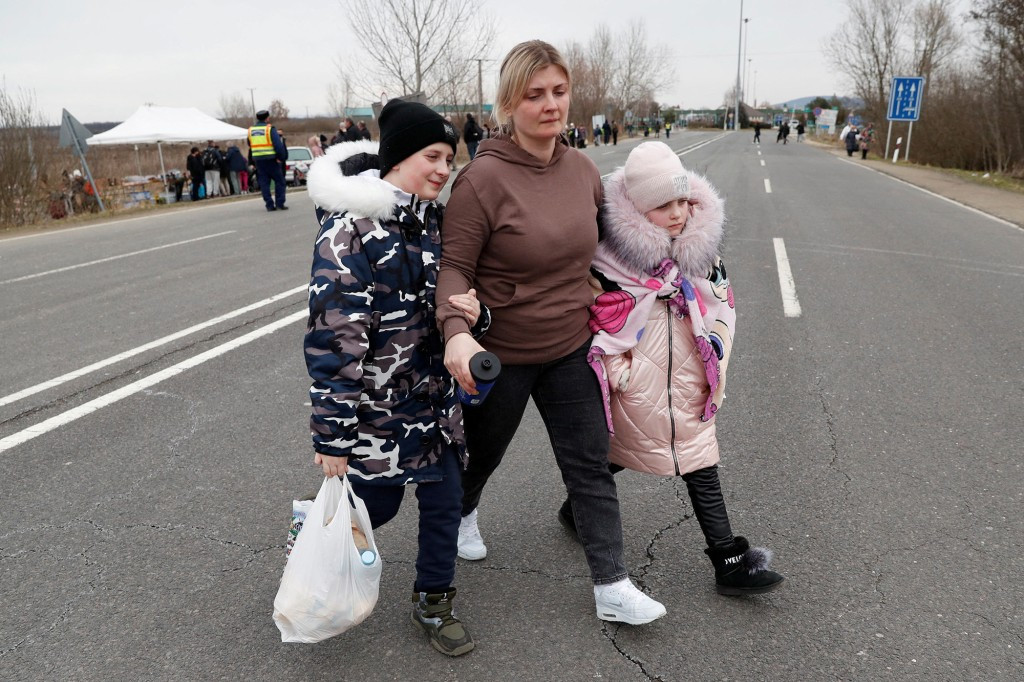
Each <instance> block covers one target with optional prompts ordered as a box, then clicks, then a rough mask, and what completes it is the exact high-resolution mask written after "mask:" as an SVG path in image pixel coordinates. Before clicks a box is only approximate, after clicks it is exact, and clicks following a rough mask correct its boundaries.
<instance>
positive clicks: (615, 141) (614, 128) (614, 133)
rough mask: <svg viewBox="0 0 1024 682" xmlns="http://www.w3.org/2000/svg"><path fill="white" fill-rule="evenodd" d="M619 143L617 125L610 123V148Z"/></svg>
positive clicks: (613, 122)
mask: <svg viewBox="0 0 1024 682" xmlns="http://www.w3.org/2000/svg"><path fill="white" fill-rule="evenodd" d="M618 143H619V124H618V123H616V122H615V121H612V146H613V147H614V146H615V145H617V144H618Z"/></svg>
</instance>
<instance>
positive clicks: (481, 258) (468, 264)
mask: <svg viewBox="0 0 1024 682" xmlns="http://www.w3.org/2000/svg"><path fill="white" fill-rule="evenodd" d="M569 88H570V81H569V70H568V68H567V67H566V65H565V62H564V60H563V59H562V56H561V55H560V54H559V53H558V51H557V50H555V48H553V47H552V46H551V45H549V44H547V43H545V42H542V41H539V40H533V41H529V42H525V43H521V44H519V45H517V46H516V47H514V48H512V51H511V52H509V54H508V55H507V56H506V57H505V60H504V62H502V66H501V75H500V80H499V84H498V95H497V103H496V106H495V118H496V119H497V122H498V123H499V124H501V126H502V130H501V132H500V133H499V134H498V135H496V136H495V137H494V138H492V139H489V140H485V141H484V142H482V143H481V145H480V148H479V151H478V153H477V156H476V158H475V159H474V160H473V162H472V163H470V164H469V165H468V166H466V168H465V170H463V172H462V173H461V174H460V175H459V177H458V179H457V180H456V181H455V185H454V187H453V188H452V195H451V199H450V200H449V203H448V212H447V213H446V215H445V246H444V250H443V252H442V258H441V271H440V274H439V275H438V282H437V300H438V301H447V300H448V299H449V297H450V296H455V295H459V294H465V293H468V292H469V290H470V289H471V288H475V289H476V292H477V296H478V297H479V298H480V301H481V302H482V303H484V304H486V305H487V306H488V308H490V311H491V327H490V329H489V331H488V332H487V337H486V343H487V350H489V351H491V352H493V353H495V354H496V355H497V356H498V357H499V358H500V359H501V362H502V371H501V374H500V376H499V377H498V379H497V381H496V383H495V384H494V386H493V387H492V388H491V390H490V394H489V395H488V398H487V400H486V401H485V402H484V403H483V404H481V405H478V406H474V407H469V406H467V407H465V408H464V411H463V415H464V420H465V433H466V446H467V449H468V451H469V452H470V453H471V456H470V458H469V464H468V467H467V469H466V470H465V471H464V472H463V477H462V484H463V498H462V515H463V519H462V524H461V526H460V528H459V556H461V557H463V558H465V559H482V558H484V557H485V556H486V554H487V548H486V546H485V545H484V543H483V540H482V539H481V537H480V533H479V529H478V526H477V513H476V509H477V505H478V504H479V502H480V495H481V493H482V492H483V489H484V486H485V484H486V483H487V479H488V477H489V476H490V474H491V473H492V472H493V471H494V470H495V469H496V468H497V467H498V465H499V464H500V462H501V459H502V456H503V455H504V454H505V450H506V448H507V447H508V445H509V443H510V442H511V440H512V438H513V436H514V435H515V432H516V429H517V427H518V426H519V422H520V421H521V419H522V416H523V412H524V410H525V409H526V402H527V400H528V399H529V398H530V397H531V396H532V397H533V400H534V403H535V404H536V406H537V409H538V410H539V411H540V413H541V416H542V417H543V419H544V423H545V425H546V427H547V431H548V436H549V438H550V440H551V446H552V449H553V450H554V453H555V461H556V462H557V464H558V467H559V469H560V470H561V473H562V478H563V480H564V481H565V484H566V488H567V490H568V493H569V499H570V501H571V504H572V509H573V515H574V517H575V522H576V527H577V529H578V535H579V539H580V542H581V543H582V545H583V548H584V551H585V553H586V556H587V562H588V564H589V565H590V572H591V577H592V579H593V583H594V598H595V602H596V605H597V616H598V618H601V619H602V620H610V621H618V622H625V623H631V624H642V623H649V622H651V621H652V620H654V619H656V618H659V617H661V616H663V615H664V614H665V607H664V606H662V605H661V604H660V603H658V602H656V601H654V600H653V599H651V598H650V597H648V596H647V595H645V594H644V593H643V592H641V591H640V590H639V589H637V587H636V586H635V585H633V583H632V582H631V581H630V580H629V576H628V573H627V571H626V566H625V562H624V559H623V550H622V525H621V520H620V518H619V501H618V498H617V497H616V491H615V481H614V479H613V478H612V475H611V472H610V471H609V470H608V431H607V429H606V428H605V421H604V412H603V407H602V397H601V389H600V385H599V384H598V381H597V378H596V376H595V375H594V373H593V372H592V371H591V369H590V367H589V365H588V364H587V350H588V348H589V346H590V332H589V330H588V327H587V320H588V318H589V313H588V306H589V305H590V304H591V303H593V294H592V293H591V290H590V287H589V285H588V283H587V277H588V274H589V268H590V261H591V259H592V258H593V256H594V251H595V249H596V248H597V213H598V207H599V206H600V205H601V199H602V194H601V177H600V174H599V173H598V171H597V168H596V167H595V166H594V163H593V162H592V161H590V159H588V158H587V157H586V156H584V155H583V154H581V153H579V152H577V151H575V150H572V149H570V148H569V147H568V146H567V144H566V141H565V140H564V139H563V138H562V137H561V131H562V130H563V129H564V128H565V124H566V113H567V112H568V110H569ZM566 187H574V188H578V189H577V190H574V191H572V192H568V193H566V192H565V191H564V188H566ZM485 197H486V198H485ZM438 321H439V322H440V324H441V325H442V330H443V331H444V336H445V340H446V348H445V366H446V367H447V368H448V369H449V371H450V372H451V373H452V375H453V376H454V377H455V379H456V380H457V381H458V382H459V384H460V385H461V386H462V387H463V388H464V389H466V390H467V391H468V392H470V393H475V391H476V384H475V383H474V381H473V377H472V375H471V374H470V371H469V359H470V358H471V357H472V356H473V355H474V354H475V353H477V352H479V351H481V350H483V348H482V347H481V345H480V344H479V343H477V342H476V341H475V340H474V339H473V337H472V336H471V335H470V333H469V331H470V330H469V325H468V323H467V320H466V317H465V315H464V314H463V313H462V312H460V310H459V309H458V308H457V307H456V306H453V305H447V304H442V305H440V306H439V307H438Z"/></svg>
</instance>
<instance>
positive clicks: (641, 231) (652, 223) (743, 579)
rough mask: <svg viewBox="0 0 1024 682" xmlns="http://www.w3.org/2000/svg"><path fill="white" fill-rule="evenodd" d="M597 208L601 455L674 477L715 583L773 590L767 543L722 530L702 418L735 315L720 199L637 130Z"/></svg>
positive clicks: (736, 590) (594, 322) (708, 415)
mask: <svg viewBox="0 0 1024 682" xmlns="http://www.w3.org/2000/svg"><path fill="white" fill-rule="evenodd" d="M605 208H606V224H605V235H604V239H603V240H602V242H601V244H600V245H599V246H598V248H597V254H596V255H595V257H594V262H593V266H592V268H591V272H592V280H591V281H592V284H593V285H594V287H595V289H596V290H597V292H598V295H597V298H596V301H595V303H594V305H593V306H592V307H591V319H590V328H591V330H592V331H593V332H594V334H595V335H594V339H593V343H592V345H591V348H590V354H589V358H588V359H589V360H590V363H591V366H592V367H593V368H594V370H595V371H596V372H597V373H598V376H599V378H600V380H601V384H602V388H603V393H604V396H605V409H606V416H607V419H608V428H609V431H611V432H612V433H613V434H614V437H613V438H612V442H611V449H610V451H609V460H610V461H611V462H612V464H613V468H614V469H616V470H619V471H621V469H622V468H623V467H626V468H629V469H634V470H636V471H646V472H649V473H654V474H660V475H663V476H681V477H682V478H683V480H684V481H686V489H687V492H688V493H689V495H690V501H691V502H692V504H693V511H694V515H695V516H696V517H697V522H698V523H699V524H700V528H701V531H702V532H703V533H704V538H705V540H706V541H707V544H708V548H707V549H706V550H705V553H706V554H707V555H708V557H710V559H711V562H712V564H713V565H714V568H715V582H716V588H717V591H718V592H719V594H729V595H738V594H758V593H761V592H769V591H771V590H774V589H775V588H777V587H778V586H779V585H780V584H781V583H782V580H783V577H782V576H781V575H779V574H778V573H775V572H774V571H771V570H768V564H769V562H770V560H771V553H770V552H769V551H768V550H766V549H761V548H753V549H752V548H750V546H749V544H748V543H747V540H746V539H744V538H742V537H739V536H736V537H734V536H733V534H732V530H731V529H730V527H729V517H728V515H727V514H726V511H725V501H724V499H723V498H722V487H721V485H720V483H719V480H718V459H719V458H718V440H717V439H716V437H715V421H714V418H715V413H716V412H717V411H718V408H719V407H720V406H721V404H722V399H723V398H724V397H725V371H726V368H727V366H728V364H729V352H730V350H731V349H732V338H733V329H734V328H735V322H736V312H735V309H734V303H733V296H732V288H731V287H730V286H729V280H728V278H727V277H726V273H725V266H724V265H723V263H722V259H721V258H720V257H719V255H718V252H719V248H720V246H721V242H722V222H723V212H722V200H721V198H720V197H719V196H718V194H717V193H716V192H715V189H714V188H713V187H712V186H711V185H710V184H709V183H708V182H707V180H705V179H704V178H702V177H701V176H699V175H697V174H695V173H692V172H688V171H686V170H684V169H683V165H682V162H680V160H679V157H678V156H677V155H676V154H675V152H673V151H672V149H671V148H669V146H668V145H666V144H664V143H662V142H644V143H642V144H640V146H638V147H637V148H636V149H634V150H633V151H632V152H631V153H630V155H629V157H628V158H627V160H626V165H625V166H624V167H623V168H619V169H618V170H616V171H615V172H614V173H612V175H611V176H610V177H609V178H608V180H607V182H606V184H605ZM666 377H667V379H668V381H666ZM567 511H568V510H567V509H566V508H565V506H563V509H562V511H561V512H560V517H561V519H562V521H563V523H564V524H565V525H567V526H569V527H570V529H573V528H574V526H573V525H572V524H571V523H570V522H571V521H572V519H571V517H570V516H568V515H567V513H566V512H567Z"/></svg>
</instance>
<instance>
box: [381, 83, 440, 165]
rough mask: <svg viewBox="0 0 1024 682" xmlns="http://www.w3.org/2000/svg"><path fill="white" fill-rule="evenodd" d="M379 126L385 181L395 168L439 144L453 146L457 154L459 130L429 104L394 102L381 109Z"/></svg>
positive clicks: (396, 100) (398, 100) (397, 100)
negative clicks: (436, 143)
mask: <svg viewBox="0 0 1024 682" xmlns="http://www.w3.org/2000/svg"><path fill="white" fill-rule="evenodd" d="M378 123H379V125H380V152H379V153H380V176H381V177H382V178H383V177H384V176H385V175H387V174H388V173H390V172H391V169H392V167H394V166H395V164H398V163H401V162H402V161H403V160H404V159H407V158H409V157H410V156H412V155H413V154H415V153H416V152H418V151H419V150H421V149H423V148H424V147H429V146H430V145H432V144H434V143H435V142H444V143H446V144H449V145H451V148H452V153H453V154H454V153H455V145H456V144H457V141H458V137H456V135H455V126H453V125H452V124H451V123H449V122H448V121H446V120H444V119H443V118H442V117H441V115H440V114H438V113H437V112H436V111H434V110H433V109H431V108H430V107H428V106H426V105H425V104H418V103H416V102H404V101H402V100H400V99H393V100H391V101H390V102H388V103H387V104H385V105H384V108H383V109H381V112H380V119H379V121H378Z"/></svg>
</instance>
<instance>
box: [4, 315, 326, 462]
mask: <svg viewBox="0 0 1024 682" xmlns="http://www.w3.org/2000/svg"><path fill="white" fill-rule="evenodd" d="M308 315H309V311H308V310H305V309H303V310H300V311H298V312H296V313H292V314H291V315H289V316H288V317H284V318H282V319H280V320H277V321H275V322H271V323H270V324H268V325H265V326H263V327H260V328H258V329H254V330H253V331H251V332H249V333H248V334H244V335H243V336H239V337H238V338H237V339H232V340H231V341H228V342H227V343H222V344H221V345H219V346H216V347H214V348H211V349H209V350H207V351H204V352H202V353H200V354H199V355H195V356H193V357H191V358H189V359H187V360H183V361H181V362H179V363H178V364H176V365H172V366H170V367H168V368H167V369H163V370H160V371H159V372H157V373H156V374H152V375H150V376H148V377H146V378H144V379H139V380H138V381H135V382H132V383H130V384H128V385H127V386H122V387H121V388H119V389H117V390H115V391H111V392H110V393H107V394H106V395H103V396H100V397H99V398H96V399H94V400H90V401H89V402H87V403H84V404H82V405H79V406H78V407H76V408H73V409H70V410H68V411H67V412H65V413H63V414H59V415H57V416H56V417H51V418H49V419H47V420H45V421H42V422H39V423H38V424H36V425H35V426H30V427H28V428H27V429H23V430H21V431H18V432H17V433H14V434H12V435H10V436H7V437H6V438H0V453H3V452H5V451H7V450H10V449H11V448H13V447H16V446H18V445H21V444H22V443H25V442H27V441H30V440H32V439H33V438H35V437H36V436H42V435H43V434H46V433H49V432H50V431H53V430H54V429H57V428H60V427H61V426H64V425H66V424H70V423H71V422H73V421H75V420H77V419H81V418H82V417H85V416H87V415H90V414H92V413H93V412H96V411H97V410H100V409H102V408H104V407H107V406H109V405H113V404H114V403H116V402H118V401H119V400H124V399H125V398H127V397H129V396H132V395H135V394H136V393H138V392H140V391H143V390H145V389H147V388H149V387H150V386H155V385H157V384H159V383H160V382H162V381H166V380H167V379H170V378H171V377H175V376H177V375H179V374H181V373H182V372H185V371H186V370H189V369H192V368H193V367H196V366H198V365H201V364H203V363H204V362H206V361H207V360H212V359H213V358H215V357H217V356H219V355H224V354H225V353H227V352H229V351H232V350H234V349H236V348H240V347H242V346H244V345H246V344H247V343H251V342H253V341H255V340H257V339H259V338H261V337H263V336H266V335H268V334H271V333H273V332H275V331H277V330H278V329H281V328H282V327H287V326H288V325H290V324H292V323H294V322H298V321H299V320H302V319H305V318H306V317H307V316H308Z"/></svg>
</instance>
